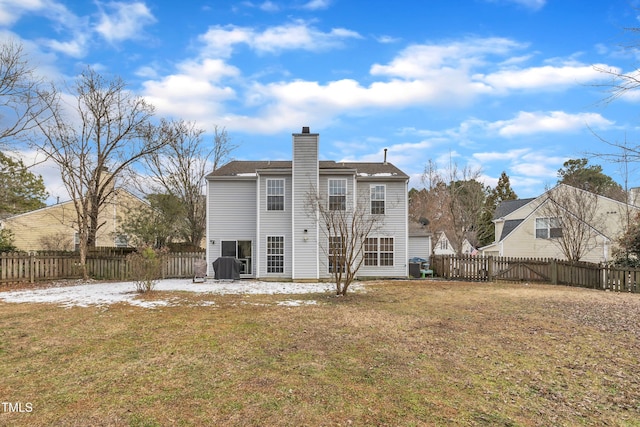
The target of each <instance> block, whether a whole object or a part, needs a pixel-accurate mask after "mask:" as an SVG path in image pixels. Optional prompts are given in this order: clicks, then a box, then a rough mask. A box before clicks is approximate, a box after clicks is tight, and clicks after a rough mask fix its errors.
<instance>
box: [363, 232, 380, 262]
mask: <svg viewBox="0 0 640 427" xmlns="http://www.w3.org/2000/svg"><path fill="white" fill-rule="evenodd" d="M364 265H368V266H376V265H378V239H377V238H375V237H369V238H367V240H365V241H364Z"/></svg>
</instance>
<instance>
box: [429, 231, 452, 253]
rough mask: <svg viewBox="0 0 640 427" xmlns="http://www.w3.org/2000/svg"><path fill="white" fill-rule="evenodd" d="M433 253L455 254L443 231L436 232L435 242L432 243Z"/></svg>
mask: <svg viewBox="0 0 640 427" xmlns="http://www.w3.org/2000/svg"><path fill="white" fill-rule="evenodd" d="M433 254H434V255H455V254H456V250H455V248H454V247H453V246H452V245H451V241H450V240H449V238H448V237H447V234H446V233H445V232H444V231H441V232H439V233H436V243H435V244H434V245H433Z"/></svg>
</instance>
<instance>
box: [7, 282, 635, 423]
mask: <svg viewBox="0 0 640 427" xmlns="http://www.w3.org/2000/svg"><path fill="white" fill-rule="evenodd" d="M167 296H168V295H167V294H155V296H154V295H153V294H151V295H145V296H143V297H142V298H145V299H154V298H158V299H166V298H167ZM172 296H173V297H175V298H177V299H179V301H180V305H179V306H176V307H166V308H159V309H145V308H138V307H131V306H129V305H126V304H121V305H113V306H109V307H105V308H95V307H94V308H68V309H64V308H59V307H56V306H53V305H44V304H6V303H0V325H2V330H1V331H0V400H1V401H2V402H22V403H23V404H25V403H27V402H29V403H31V404H32V407H33V410H32V411H31V412H22V413H16V412H8V411H6V410H4V411H3V408H2V406H1V405H0V425H32V426H49V425H58V426H87V425H91V426H121V425H125V426H126V425H129V426H168V425H176V426H201V425H237V426H245V425H248V426H263V425H279V426H288V425H291V426H305V425H308V426H341V425H356V426H365V425H366V426H369V425H389V426H395V425H443V426H445V425H463V426H496V425H498V426H550V425H554V426H555V425H567V426H573V425H586V426H602V425H612V426H638V425H640V421H638V420H640V363H639V362H638V357H639V356H638V355H639V354H640V351H639V350H640V346H639V344H640V296H638V295H631V294H613V293H605V292H597V291H590V290H584V289H571V288H564V287H552V286H541V285H535V286H534V285H532V286H526V285H520V284H469V283H449V282H437V281H413V282H409V281H407V282H404V281H393V282H387V283H383V282H379V283H377V284H375V285H368V286H367V292H366V293H360V294H355V295H351V296H347V297H344V298H336V297H330V296H325V295H297V296H292V295H275V296H267V295H253V296H238V295H235V296H234V295H227V296H219V295H193V294H188V293H174V294H172ZM286 299H301V300H305V299H309V300H316V301H317V302H318V304H317V305H307V306H303V307H283V306H279V305H277V303H278V302H281V301H282V300H286ZM203 302H204V303H212V304H213V305H203Z"/></svg>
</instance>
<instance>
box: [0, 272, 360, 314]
mask: <svg viewBox="0 0 640 427" xmlns="http://www.w3.org/2000/svg"><path fill="white" fill-rule="evenodd" d="M135 289H136V287H135V284H134V283H133V282H117V283H89V284H80V285H73V286H59V287H50V288H44V289H29V290H20V291H8V292H0V300H1V301H4V302H12V303H50V304H57V305H60V306H63V307H73V306H78V307H90V306H104V305H110V304H116V303H120V302H124V303H128V304H131V305H135V306H139V307H147V308H155V307H166V306H171V305H176V304H177V303H176V298H169V299H165V300H154V301H148V300H141V299H138V298H137V297H138V296H139V295H140V294H139V293H137V292H136V291H135ZM154 289H155V290H157V291H187V292H195V293H204V294H217V295H227V294H238V295H249V294H254V295H256V294H263V295H264V294H267V295H275V294H290V295H295V294H307V293H329V294H332V293H335V284H333V283H292V282H261V281H256V280H239V281H214V280H207V281H205V282H204V283H193V281H192V280H191V279H167V280H160V281H158V283H157V284H156V286H155V288H154ZM350 289H352V290H358V289H360V290H361V289H362V286H360V285H358V284H353V285H352V286H351V287H350ZM315 303H316V302H315V301H300V300H285V301H281V302H279V303H278V305H283V306H298V305H309V304H315ZM178 304H179V303H178ZM202 305H215V303H212V302H203V304H202Z"/></svg>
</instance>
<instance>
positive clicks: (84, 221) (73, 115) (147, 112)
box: [32, 68, 168, 277]
mask: <svg viewBox="0 0 640 427" xmlns="http://www.w3.org/2000/svg"><path fill="white" fill-rule="evenodd" d="M73 95H74V97H75V100H76V104H75V105H73V106H71V105H63V103H62V102H58V103H53V102H52V103H51V105H50V107H51V111H52V112H53V116H52V117H51V119H50V120H46V121H42V120H38V125H39V128H40V130H41V132H42V136H43V139H34V140H33V141H32V143H33V145H34V146H35V147H36V148H37V149H39V150H40V151H42V152H44V153H45V154H46V155H47V157H48V158H49V159H51V160H53V161H54V162H55V163H56V164H57V165H58V167H59V168H60V172H61V177H62V181H63V183H64V185H65V188H66V190H67V191H68V192H69V195H70V197H71V199H72V201H73V204H74V207H75V211H76V216H77V219H76V220H77V224H76V226H77V230H78V237H79V250H80V262H81V265H82V268H83V274H84V276H85V277H86V276H87V271H86V256H87V251H88V248H90V247H93V246H95V243H96V232H97V231H98V229H99V228H100V227H101V226H102V225H103V224H101V223H100V222H99V214H100V211H101V210H102V208H103V207H104V206H105V205H106V204H107V203H108V202H109V201H110V200H111V199H112V198H113V196H114V191H115V180H116V179H117V178H118V177H119V176H120V175H121V174H123V173H124V171H125V170H127V169H128V168H129V167H130V166H132V165H133V164H134V163H136V162H138V161H139V160H140V159H141V158H143V157H144V156H147V155H149V154H151V153H153V152H155V151H157V150H159V149H160V148H162V147H163V146H164V145H166V144H167V143H168V140H167V138H166V135H164V133H163V131H162V129H157V128H156V127H154V126H152V125H151V123H150V119H151V117H152V115H153V113H154V108H153V106H152V105H150V104H148V103H147V102H146V101H145V100H144V99H143V98H141V97H138V96H135V95H133V94H132V93H131V92H129V91H128V90H127V89H126V85H125V83H124V81H123V80H122V79H120V78H117V77H116V78H113V79H111V80H108V79H105V78H104V77H102V76H101V75H99V74H98V73H96V72H95V71H94V70H92V69H91V68H88V69H87V70H85V71H84V72H83V73H82V74H81V75H80V76H79V78H78V79H77V81H76V84H75V86H74V88H73Z"/></svg>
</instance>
